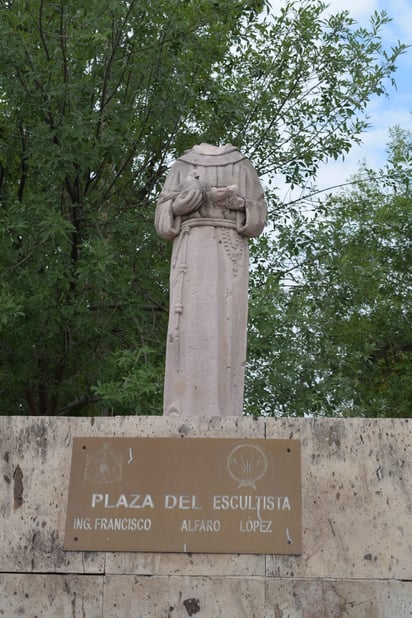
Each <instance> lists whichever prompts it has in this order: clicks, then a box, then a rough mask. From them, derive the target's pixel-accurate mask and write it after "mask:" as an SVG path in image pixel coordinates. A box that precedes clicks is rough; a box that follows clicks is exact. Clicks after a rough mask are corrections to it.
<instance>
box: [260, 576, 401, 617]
mask: <svg viewBox="0 0 412 618" xmlns="http://www.w3.org/2000/svg"><path fill="white" fill-rule="evenodd" d="M264 616H265V618H407V616H412V582H399V581H381V580H357V581H354V580H352V581H348V580H347V581H345V580H324V581H319V580H290V579H272V580H267V583H266V612H265V614H264Z"/></svg>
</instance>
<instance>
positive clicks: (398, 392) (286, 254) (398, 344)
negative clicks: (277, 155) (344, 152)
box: [248, 129, 412, 417]
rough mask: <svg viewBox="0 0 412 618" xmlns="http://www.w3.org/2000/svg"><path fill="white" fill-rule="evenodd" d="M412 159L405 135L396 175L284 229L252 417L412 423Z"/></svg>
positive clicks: (396, 140) (396, 135) (400, 135)
mask: <svg viewBox="0 0 412 618" xmlns="http://www.w3.org/2000/svg"><path fill="white" fill-rule="evenodd" d="M411 153H412V136H411V134H409V133H407V132H404V131H401V130H400V129H394V130H393V131H392V142H391V144H390V146H389V152H388V164H387V167H386V168H385V169H384V170H382V171H381V172H380V173H376V172H373V171H372V170H368V169H366V168H365V167H363V168H362V169H361V170H360V172H359V174H358V176H357V177H356V178H355V179H354V187H355V188H353V189H352V190H351V191H348V192H346V193H342V194H340V195H338V196H335V197H330V198H329V199H328V200H326V202H324V203H320V204H319V205H318V209H317V210H316V211H315V212H314V213H312V214H313V216H312V217H310V218H306V219H305V218H304V217H302V216H299V215H298V214H296V213H295V217H294V218H292V220H290V221H289V223H288V224H286V225H284V226H283V227H281V228H280V229H279V235H278V238H277V246H276V250H275V251H274V253H273V254H271V250H273V247H272V248H269V249H268V250H267V255H266V260H267V261H266V263H265V266H264V272H258V276H257V278H256V279H255V285H254V287H253V291H252V299H253V305H252V310H251V313H252V331H251V346H250V347H251V350H250V351H251V362H250V369H249V370H250V381H249V391H248V399H249V405H250V409H251V411H252V412H255V411H258V410H263V411H264V412H266V413H267V414H291V415H295V414H296V415H304V414H336V413H340V414H342V415H347V416H351V415H355V416H390V417H405V416H406V417H410V416H412V403H411V402H412V332H411V328H410V326H411V323H412V274H411V268H410V265H411V263H412V219H411V211H412V193H411V191H410V182H409V179H410V177H411V173H412V165H411ZM279 256H282V258H281V259H279ZM264 281H268V282H269V284H270V285H269V286H268V285H265V286H264V287H263V286H261V285H260V284H261V282H264ZM267 307H271V312H270V314H269V313H267V314H266V315H265V313H264V311H265V309H266V308H267ZM262 308H263V310H262ZM262 341H263V342H264V344H263V345H264V346H265V347H264V351H263V354H261V355H259V350H261V349H262V344H261V342H262ZM256 348H257V350H256ZM268 402H275V403H274V404H269V403H268Z"/></svg>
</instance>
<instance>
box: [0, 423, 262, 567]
mask: <svg viewBox="0 0 412 618" xmlns="http://www.w3.org/2000/svg"><path fill="white" fill-rule="evenodd" d="M264 432H265V424H264V422H263V421H254V420H253V419H251V418H249V419H229V418H226V419H220V418H214V419H192V420H190V419H187V420H186V419H185V421H184V422H182V420H181V419H177V418H175V419H173V418H168V419H163V418H161V417H117V418H97V419H94V418H61V419H56V418H48V419H43V418H32V417H28V418H27V417H19V416H18V417H0V436H1V441H0V472H1V476H0V483H2V491H1V493H0V571H3V572H30V571H36V572H65V573H102V572H103V571H104V565H105V561H106V556H105V554H104V553H93V552H65V551H63V540H64V527H65V518H66V505H67V496H68V487H69V477H70V464H71V442H72V438H73V437H75V436H79V437H80V436H120V437H121V436H140V437H155V436H156V437H178V436H181V437H182V438H184V437H192V438H194V437H204V436H210V437H213V438H216V437H222V436H225V437H228V438H237V437H238V438H243V437H250V438H263V437H264ZM115 556H117V557H115ZM193 560H194V564H193V565H190V563H188V562H187V561H182V560H181V557H180V556H177V557H175V558H173V556H170V555H167V554H160V555H157V554H122V555H120V554H117V555H111V554H108V560H107V561H108V565H107V569H108V570H107V572H123V573H124V572H130V573H142V574H154V573H156V572H157V569H158V568H159V569H160V571H159V572H160V573H168V572H170V571H169V567H170V568H171V569H172V572H173V573H179V574H186V573H191V572H192V570H193V571H196V570H198V572H199V573H206V574H209V573H210V574H224V575H231V574H237V573H242V574H247V573H249V572H250V571H251V570H252V569H254V568H256V573H258V574H263V572H262V569H263V568H264V556H256V557H253V558H251V559H248V557H247V556H233V557H231V558H228V557H223V556H210V557H209V558H207V563H208V565H209V566H208V567H207V566H205V569H206V570H205V571H203V567H202V564H201V562H200V560H199V558H198V557H196V558H194V559H193ZM196 564H197V565H199V566H198V567H196V566H195V565H196ZM127 566H128V567H129V568H130V571H125V570H124V569H125V568H126V567H127ZM192 567H193V569H192Z"/></svg>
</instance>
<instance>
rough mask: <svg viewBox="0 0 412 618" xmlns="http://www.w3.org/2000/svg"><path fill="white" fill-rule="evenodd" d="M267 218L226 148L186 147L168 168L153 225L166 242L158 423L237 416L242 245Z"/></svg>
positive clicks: (244, 278) (245, 257)
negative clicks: (167, 418)
mask: <svg viewBox="0 0 412 618" xmlns="http://www.w3.org/2000/svg"><path fill="white" fill-rule="evenodd" d="M266 212H267V211H266V203H265V199H264V193H263V188H262V185H261V183H260V181H259V178H258V175H257V173H256V171H255V169H254V167H253V165H252V164H251V162H250V161H249V160H248V159H247V158H246V157H245V156H244V155H243V154H242V153H241V152H239V150H238V149H237V148H236V147H234V146H232V145H230V144H226V145H225V146H211V145H209V144H200V145H199V146H194V148H192V149H191V150H189V151H187V152H186V153H185V154H184V155H183V156H181V157H179V158H178V159H177V160H176V161H175V162H174V164H173V165H172V166H171V168H170V170H169V173H168V176H167V178H166V181H165V184H164V187H163V190H162V192H161V194H160V196H159V200H158V204H157V208H156V217H155V225H156V230H157V233H158V234H159V235H160V236H161V237H162V238H165V239H169V240H173V251H172V262H171V272H170V309H169V327H168V334H167V350H166V373H165V386H164V410H163V413H164V415H175V416H182V417H187V416H239V415H242V414H243V385H244V369H245V362H246V334H247V307H248V270H249V253H248V240H247V239H248V237H253V236H258V235H259V234H260V233H261V232H262V230H263V228H264V225H265V221H266Z"/></svg>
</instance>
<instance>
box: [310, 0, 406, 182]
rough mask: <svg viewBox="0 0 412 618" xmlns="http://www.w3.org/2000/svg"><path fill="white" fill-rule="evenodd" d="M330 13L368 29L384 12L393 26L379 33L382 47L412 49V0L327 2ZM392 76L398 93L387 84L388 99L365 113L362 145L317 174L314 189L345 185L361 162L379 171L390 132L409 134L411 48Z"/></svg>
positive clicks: (376, 102)
mask: <svg viewBox="0 0 412 618" xmlns="http://www.w3.org/2000/svg"><path fill="white" fill-rule="evenodd" d="M328 4H329V9H328V10H329V11H331V12H337V11H341V10H345V9H347V10H348V11H349V12H350V14H351V16H352V17H353V18H354V19H355V20H356V21H357V22H358V24H359V25H360V26H362V25H367V24H368V22H369V18H370V16H371V15H372V14H373V12H374V11H375V10H378V11H381V10H385V11H386V12H387V13H388V15H389V16H390V17H391V18H392V22H391V23H390V24H388V25H387V26H385V28H384V29H383V30H382V33H383V35H384V36H383V44H384V47H385V48H390V47H392V46H394V45H396V44H397V42H398V41H400V42H401V43H405V44H406V45H412V27H411V25H412V0H390V1H389V0H386V1H385V0H329V1H328ZM397 67H398V68H397V71H396V73H395V75H394V77H395V80H396V83H397V89H396V90H395V89H394V88H393V87H392V86H391V84H390V83H389V82H388V84H387V88H388V92H389V98H385V97H376V98H375V99H373V100H372V101H371V102H370V104H369V108H368V110H367V113H368V116H369V123H370V125H371V127H370V129H368V131H367V132H366V133H364V134H363V135H362V145H361V146H354V147H353V148H352V150H351V151H350V152H349V153H348V154H347V155H345V160H344V161H342V160H338V161H333V162H329V163H327V164H326V165H323V166H322V167H321V169H320V171H319V176H318V179H317V185H318V187H319V188H322V189H326V188H327V187H329V186H333V185H338V184H341V183H344V182H345V181H347V180H348V179H349V178H350V176H351V175H352V174H354V173H355V172H356V171H357V170H358V169H359V164H360V162H361V161H362V160H366V162H367V164H368V166H369V167H371V168H373V169H376V170H378V169H379V168H380V167H382V166H383V165H384V163H385V161H386V144H387V143H388V141H389V128H390V127H393V126H395V125H399V126H400V127H401V128H402V129H408V130H411V131H412V47H411V48H410V49H408V50H407V51H406V52H405V53H404V54H403V55H402V56H401V57H400V58H399V59H398V62H397Z"/></svg>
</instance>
